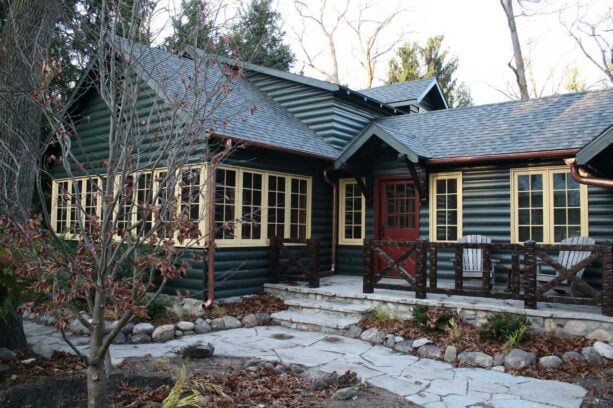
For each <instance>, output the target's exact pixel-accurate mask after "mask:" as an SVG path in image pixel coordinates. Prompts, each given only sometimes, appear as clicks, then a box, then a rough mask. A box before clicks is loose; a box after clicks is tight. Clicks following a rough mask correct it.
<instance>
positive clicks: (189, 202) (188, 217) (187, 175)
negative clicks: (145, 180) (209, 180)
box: [158, 165, 206, 243]
mask: <svg viewBox="0 0 613 408" xmlns="http://www.w3.org/2000/svg"><path fill="white" fill-rule="evenodd" d="M161 176H162V178H161V180H163V179H164V178H165V176H166V173H165V172H164V173H162V174H161ZM158 179H160V177H159V176H158ZM161 180H160V181H159V182H161ZM205 180H206V172H205V167H204V166H202V165H200V166H192V167H188V168H184V169H182V170H181V171H179V180H178V186H177V189H178V198H179V215H180V217H181V220H182V221H188V222H189V228H188V229H187V230H185V229H184V228H181V231H182V233H181V234H179V235H180V236H179V237H178V238H179V242H180V243H183V240H184V239H186V238H187V239H198V238H200V237H201V236H203V235H204V233H205V231H206V230H205V227H206V225H205V220H206V211H205V208H206V201H205V185H206V182H205ZM158 188H159V192H160V195H159V199H158V202H159V203H160V204H161V203H162V202H165V201H167V200H168V198H167V197H168V192H167V189H166V188H164V187H163V186H160V187H158ZM164 197H166V198H164Z"/></svg>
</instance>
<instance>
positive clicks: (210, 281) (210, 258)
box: [202, 139, 232, 309]
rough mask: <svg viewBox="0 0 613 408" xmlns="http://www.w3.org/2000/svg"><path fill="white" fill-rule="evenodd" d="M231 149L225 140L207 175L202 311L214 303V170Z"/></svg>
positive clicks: (230, 143)
mask: <svg viewBox="0 0 613 408" xmlns="http://www.w3.org/2000/svg"><path fill="white" fill-rule="evenodd" d="M230 149H232V140H230V139H226V142H225V146H224V149H223V150H222V151H221V152H219V153H217V154H216V155H215V156H213V158H212V159H211V165H210V167H209V168H210V169H211V172H210V174H209V180H208V181H209V188H208V199H209V208H208V211H209V213H208V223H209V231H208V234H209V236H208V240H207V242H208V243H207V246H206V248H207V254H206V255H207V261H206V264H207V268H208V270H207V285H206V289H207V300H206V302H204V303H203V304H202V308H203V309H207V308H208V307H210V306H211V305H212V304H213V302H214V301H215V185H216V184H217V177H216V175H217V174H216V173H217V172H216V170H217V165H218V164H219V161H220V160H221V159H222V157H224V156H225V155H226V154H228V153H229V152H230Z"/></svg>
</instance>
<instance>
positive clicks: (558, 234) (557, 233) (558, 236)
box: [553, 227, 567, 242]
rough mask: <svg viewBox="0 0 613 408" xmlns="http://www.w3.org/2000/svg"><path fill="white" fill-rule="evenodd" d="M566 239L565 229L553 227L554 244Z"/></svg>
mask: <svg viewBox="0 0 613 408" xmlns="http://www.w3.org/2000/svg"><path fill="white" fill-rule="evenodd" d="M566 238H567V236H566V227H555V228H554V229H553V240H554V241H555V242H562V240H564V239H566Z"/></svg>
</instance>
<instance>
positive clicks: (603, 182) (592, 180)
mask: <svg viewBox="0 0 613 408" xmlns="http://www.w3.org/2000/svg"><path fill="white" fill-rule="evenodd" d="M564 163H566V164H567V165H569V166H570V175H571V176H572V177H573V180H575V181H576V182H577V183H579V184H585V185H587V186H598V187H604V188H613V180H611V179H605V178H599V177H594V176H592V175H590V174H589V173H588V174H587V176H582V175H581V174H580V173H579V167H578V166H577V159H575V158H571V159H564Z"/></svg>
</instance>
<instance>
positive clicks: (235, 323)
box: [222, 316, 242, 330]
mask: <svg viewBox="0 0 613 408" xmlns="http://www.w3.org/2000/svg"><path fill="white" fill-rule="evenodd" d="M222 319H223V323H224V327H225V328H226V330H229V329H238V328H240V327H241V326H242V325H241V322H240V320H238V319H237V318H236V317H234V316H224V317H222Z"/></svg>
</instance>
